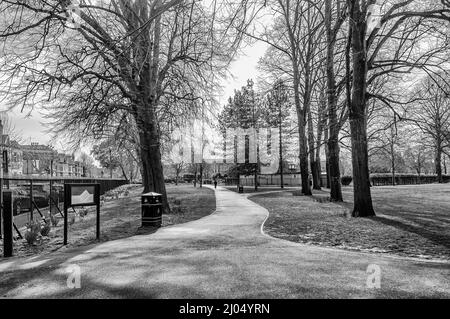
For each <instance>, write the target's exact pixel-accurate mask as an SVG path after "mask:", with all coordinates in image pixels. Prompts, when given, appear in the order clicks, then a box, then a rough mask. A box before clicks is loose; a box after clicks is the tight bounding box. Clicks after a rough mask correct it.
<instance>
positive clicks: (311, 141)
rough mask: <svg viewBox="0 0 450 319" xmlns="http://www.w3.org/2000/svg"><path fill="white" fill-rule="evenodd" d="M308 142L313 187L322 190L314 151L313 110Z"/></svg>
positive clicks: (309, 114) (309, 122) (310, 117)
mask: <svg viewBox="0 0 450 319" xmlns="http://www.w3.org/2000/svg"><path fill="white" fill-rule="evenodd" d="M308 144H309V161H310V166H311V175H312V182H313V189H317V190H320V189H321V188H320V176H319V175H320V173H319V171H318V165H317V162H316V157H315V152H314V144H315V141H314V127H313V121H312V115H311V112H308Z"/></svg>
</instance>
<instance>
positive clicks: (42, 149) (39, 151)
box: [20, 143, 58, 176]
mask: <svg viewBox="0 0 450 319" xmlns="http://www.w3.org/2000/svg"><path fill="white" fill-rule="evenodd" d="M20 149H21V150H22V158H23V174H24V175H37V176H41V175H50V174H51V173H52V171H53V168H54V166H55V159H56V157H57V154H58V153H57V152H56V151H55V150H54V149H53V148H52V147H51V146H48V145H41V144H39V143H31V144H30V145H20Z"/></svg>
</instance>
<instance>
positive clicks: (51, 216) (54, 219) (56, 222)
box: [50, 212, 59, 227]
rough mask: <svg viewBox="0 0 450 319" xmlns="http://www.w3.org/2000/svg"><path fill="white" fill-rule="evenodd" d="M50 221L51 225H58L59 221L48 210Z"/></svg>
mask: <svg viewBox="0 0 450 319" xmlns="http://www.w3.org/2000/svg"><path fill="white" fill-rule="evenodd" d="M50 222H51V223H52V226H53V227H56V226H58V223H59V219H58V218H57V217H56V215H55V214H53V213H52V212H50Z"/></svg>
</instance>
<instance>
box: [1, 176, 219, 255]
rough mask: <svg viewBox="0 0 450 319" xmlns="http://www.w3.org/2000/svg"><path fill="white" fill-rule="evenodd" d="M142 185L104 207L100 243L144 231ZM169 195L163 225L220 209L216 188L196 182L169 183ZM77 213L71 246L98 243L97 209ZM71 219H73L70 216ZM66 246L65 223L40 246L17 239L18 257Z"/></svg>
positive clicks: (16, 250)
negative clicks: (64, 238)
mask: <svg viewBox="0 0 450 319" xmlns="http://www.w3.org/2000/svg"><path fill="white" fill-rule="evenodd" d="M141 193H142V187H140V186H130V187H128V188H127V191H126V192H125V194H126V196H123V195H121V196H118V197H119V198H110V199H109V200H106V201H105V203H104V204H103V205H102V207H101V215H100V227H101V238H100V242H104V241H109V240H115V239H120V238H125V237H130V236H134V235H136V234H141V233H143V232H142V231H138V229H139V227H140V226H141V196H140V195H141ZM167 196H168V200H169V203H170V205H171V209H172V212H171V214H167V215H166V214H164V215H163V218H162V227H165V226H169V225H174V224H180V223H186V222H189V221H193V220H196V219H199V218H202V217H204V216H207V215H209V214H211V213H213V212H214V211H215V209H216V200H215V195H214V191H213V190H211V189H209V188H198V187H197V188H194V187H193V186H192V185H180V186H174V185H167ZM71 215H73V216H74V217H75V222H74V223H73V224H72V225H69V231H68V239H69V240H68V241H69V243H68V246H67V247H79V246H85V245H89V244H91V243H94V242H97V240H96V238H95V223H96V217H95V208H94V207H91V208H89V209H88V213H87V215H86V216H84V217H82V216H81V215H80V214H74V213H73V211H72V212H70V213H69V217H70V216H71ZM69 220H70V218H69ZM62 247H63V222H62V219H61V220H60V222H59V224H58V225H57V226H56V227H53V228H52V229H51V231H50V234H49V236H46V237H42V239H41V241H40V242H39V243H38V244H37V245H28V244H27V243H26V241H25V240H24V239H19V240H16V241H15V242H14V256H31V255H35V254H41V253H46V252H51V251H55V250H58V249H60V248H62ZM2 257H3V242H2V240H0V258H2Z"/></svg>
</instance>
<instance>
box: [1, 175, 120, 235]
mask: <svg viewBox="0 0 450 319" xmlns="http://www.w3.org/2000/svg"><path fill="white" fill-rule="evenodd" d="M68 183H97V184H100V195H103V194H105V193H106V192H107V191H109V190H111V189H114V188H116V187H119V186H121V185H125V184H128V181H127V180H121V179H105V178H61V177H51V178H48V177H5V176H4V177H1V178H0V210H1V207H2V205H3V194H2V193H3V191H4V190H7V189H8V190H10V191H11V192H12V195H13V196H12V197H13V203H12V209H13V215H14V228H15V230H16V232H17V235H18V236H19V237H21V234H20V232H19V228H21V227H23V226H24V225H25V224H26V223H27V222H28V221H30V220H33V219H34V217H37V216H38V218H40V219H42V220H45V219H46V218H48V215H49V213H50V212H54V213H56V214H60V215H61V214H62V213H61V209H62V208H61V205H62V204H63V201H64V184H68ZM1 211H2V210H1ZM2 213H3V211H2ZM1 222H2V218H1V216H0V236H1V229H2V225H1V224H2V223H1Z"/></svg>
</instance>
